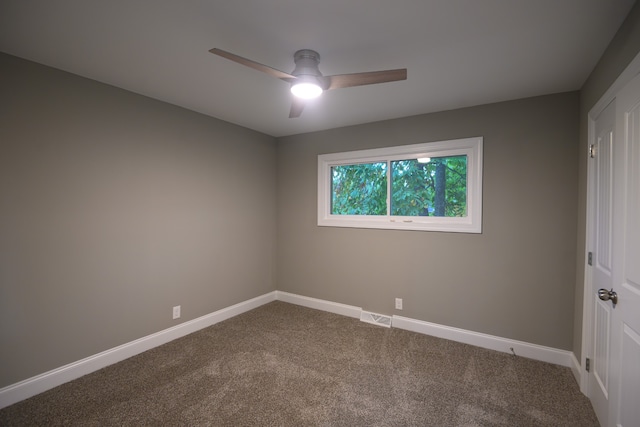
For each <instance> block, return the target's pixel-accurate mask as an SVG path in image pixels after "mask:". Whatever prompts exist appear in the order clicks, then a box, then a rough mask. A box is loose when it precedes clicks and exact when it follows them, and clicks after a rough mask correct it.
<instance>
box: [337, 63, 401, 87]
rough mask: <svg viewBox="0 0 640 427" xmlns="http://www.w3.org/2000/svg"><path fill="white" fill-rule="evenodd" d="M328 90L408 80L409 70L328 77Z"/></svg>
mask: <svg viewBox="0 0 640 427" xmlns="http://www.w3.org/2000/svg"><path fill="white" fill-rule="evenodd" d="M324 79H325V81H326V82H327V83H326V87H327V89H326V90H331V89H340V88H345V87H353V86H363V85H373V84H377V83H386V82H395V81H398V80H406V79H407V69H406V68H401V69H397V70H384V71H370V72H367V73H354V74H337V75H335V76H326V77H325V78H324Z"/></svg>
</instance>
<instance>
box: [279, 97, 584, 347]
mask: <svg viewBox="0 0 640 427" xmlns="http://www.w3.org/2000/svg"><path fill="white" fill-rule="evenodd" d="M578 102H579V95H578V93H577V92H572V93H565V94H558V95H551V96H543V97H537V98H531V99H524V100H518V101H513V102H505V103H498V104H492V105H485V106H480V107H473V108H466V109H461V110H455V111H447V112H442V113H436V114H428V115H423V116H416V117H408V118H403V119H397V120H391V121H385V122H378V123H373V124H367V125H361V126H353V127H348V128H342V129H334V130H329V131H323V132H316V133H310V134H304V135H297V136H291V137H286V138H280V139H279V140H278V264H277V271H278V289H279V290H282V291H287V292H293V293H297V294H301V295H306V296H310V297H316V298H321V299H325V300H330V301H335V302H340V303H345V304H352V305H356V306H362V307H363V308H365V309H368V310H372V311H374V312H379V313H385V314H398V315H403V316H407V317H411V318H415V319H420V320H425V321H429V322H435V323H439V324H443V325H448V326H453V327H459V328H463V329H467V330H471V331H478V332H483V333H487V334H492V335H497V336H500V337H506V338H512V339H516V340H522V341H526V342H530V343H535V344H541V345H546V346H550V347H554V348H560V349H566V350H571V346H572V338H573V336H572V329H573V301H574V298H573V292H574V285H575V263H576V224H575V219H576V205H577V191H576V189H577V161H576V158H577V155H578ZM473 136H483V137H484V185H483V199H484V201H483V204H484V206H483V207H484V209H483V212H484V218H483V233H482V234H479V235H478V234H459V233H436V232H419V231H396V230H367V229H347V228H329V227H318V226H316V206H317V201H316V186H317V156H318V154H325V153H332V152H339V151H349V150H357V149H365V148H377V147H383V146H388V145H404V144H413V143H419V142H429V141H439V140H446V139H454V138H463V137H473ZM395 297H399V298H403V299H404V310H403V311H397V310H394V298H395Z"/></svg>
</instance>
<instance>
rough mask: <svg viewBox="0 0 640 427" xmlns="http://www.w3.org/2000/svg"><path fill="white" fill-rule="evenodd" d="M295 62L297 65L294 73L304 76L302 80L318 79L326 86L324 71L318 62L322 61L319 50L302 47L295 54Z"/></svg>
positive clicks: (317, 80)
mask: <svg viewBox="0 0 640 427" xmlns="http://www.w3.org/2000/svg"><path fill="white" fill-rule="evenodd" d="M293 62H295V64H296V67H295V69H294V70H293V71H292V72H291V74H292V75H294V76H296V77H298V78H300V77H302V79H301V80H306V81H309V80H312V81H316V82H317V84H319V85H320V86H324V82H323V79H322V73H321V72H320V70H319V69H318V64H319V63H320V55H319V54H318V52H316V51H315V50H311V49H301V50H299V51H297V52H296V53H295V54H294V55H293ZM303 76H304V77H303ZM307 76H308V77H307ZM309 77H311V78H309Z"/></svg>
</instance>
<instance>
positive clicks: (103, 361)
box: [0, 291, 580, 409]
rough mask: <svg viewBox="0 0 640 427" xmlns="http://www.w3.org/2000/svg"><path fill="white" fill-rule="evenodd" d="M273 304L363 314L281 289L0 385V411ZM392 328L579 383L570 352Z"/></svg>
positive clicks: (430, 329) (404, 325)
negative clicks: (550, 367)
mask: <svg viewBox="0 0 640 427" xmlns="http://www.w3.org/2000/svg"><path fill="white" fill-rule="evenodd" d="M275 300H279V301H283V302H288V303H291V304H296V305H301V306H304V307H309V308H314V309H317V310H322V311H327V312H330V313H335V314H340V315H343V316H348V317H353V318H356V319H359V318H360V314H361V312H362V308H360V307H356V306H352V305H347V304H340V303H336V302H332V301H326V300H321V299H317V298H310V297H305V296H301V295H296V294H292V293H288V292H282V291H273V292H269V293H267V294H264V295H261V296H259V297H256V298H253V299H250V300H247V301H243V302H241V303H238V304H235V305H232V306H230V307H226V308H223V309H221V310H218V311H215V312H213V313H210V314H207V315H204V316H202V317H198V318H197V319H193V320H190V321H188V322H184V323H181V324H179V325H176V326H174V327H171V328H169V329H165V330H163V331H160V332H157V333H155V334H151V335H148V336H146V337H142V338H140V339H137V340H135V341H131V342H129V343H126V344H123V345H121V346H118V347H115V348H112V349H109V350H106V351H103V352H101V353H98V354H95V355H93V356H90V357H87V358H85V359H82V360H79V361H77V362H73V363H70V364H68V365H65V366H62V367H60V368H56V369H53V370H51V371H49V372H45V373H43V374H40V375H37V376H35V377H32V378H28V379H26V380H24V381H21V382H19V383H16V384H12V385H10V386H7V387H4V388H2V389H0V409H2V408H4V407H6V406H9V405H12V404H14V403H16V402H19V401H21V400H23V399H27V398H29V397H31V396H35V395H36V394H39V393H42V392H44V391H47V390H50V389H52V388H54V387H57V386H59V385H61V384H64V383H66V382H69V381H71V380H74V379H76V378H79V377H81V376H83V375H86V374H89V373H91V372H94V371H97V370H98V369H102V368H104V367H106V366H109V365H112V364H114V363H117V362H120V361H122V360H124V359H128V358H129V357H132V356H135V355H136V354H139V353H142V352H144V351H147V350H150V349H152V348H154V347H157V346H160V345H162V344H165V343H168V342H169V341H173V340H175V339H177V338H180V337H183V336H185V335H188V334H191V333H193V332H196V331H198V330H200V329H203V328H206V327H208V326H211V325H214V324H216V323H218V322H221V321H223V320H227V319H229V318H231V317H234V316H237V315H239V314H242V313H244V312H247V311H250V310H253V309H254V308H257V307H260V306H261V305H264V304H267V303H269V302H271V301H275ZM392 327H394V328H399V329H405V330H408V331H413V332H418V333H421V334H425V335H432V336H435V337H439V338H445V339H449V340H452V341H457V342H462V343H465V344H471V345H475V346H478V347H483V348H488V349H491V350H497V351H502V352H505V353H511V348H513V351H514V352H515V353H516V355H518V356H523V357H527V358H530V359H535V360H540V361H543V362H549V363H554V364H556V365H561V366H566V367H570V368H571V370H572V372H573V375H574V376H575V377H576V379H577V380H578V383H580V363H579V362H578V360H577V359H576V357H575V355H574V354H573V353H572V352H569V351H565V350H558V349H555V348H551V347H545V346H541V345H537V344H530V343H526V342H522V341H516V340H511V339H507V338H501V337H496V336H493V335H487V334H482V333H478V332H472V331H467V330H464V329H458V328H452V327H449V326H443V325H438V324H436V323H429V322H424V321H422V320H416V319H410V318H407V317H402V316H393V317H392Z"/></svg>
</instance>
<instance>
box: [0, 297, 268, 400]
mask: <svg viewBox="0 0 640 427" xmlns="http://www.w3.org/2000/svg"><path fill="white" fill-rule="evenodd" d="M276 295H277V293H276V291H273V292H269V293H268V294H264V295H261V296H259V297H256V298H252V299H250V300H247V301H243V302H241V303H238V304H235V305H232V306H230V307H226V308H223V309H220V310H218V311H215V312H213V313H210V314H206V315H204V316H201V317H198V318H197V319H193V320H190V321H188V322H184V323H181V324H179V325H176V326H173V327H171V328H168V329H165V330H163V331H160V332H156V333H155V334H151V335H147V336H146V337H142V338H140V339H137V340H135V341H131V342H128V343H126V344H123V345H120V346H118V347H114V348H112V349H109V350H106V351H103V352H101V353H98V354H95V355H93V356H89V357H87V358H85V359H82V360H78V361H77V362H73V363H70V364H68V365H65V366H62V367H60V368H56V369H53V370H51V371H49V372H45V373H43V374H40V375H37V376H35V377H31V378H28V379H26V380H24V381H20V382H18V383H15V384H12V385H10V386H7V387H4V388H2V389H0V409H2V408H4V407H7V406H9V405H13V404H14V403H16V402H19V401H21V400H24V399H27V398H29V397H31V396H35V395H36V394H39V393H42V392H43V391H47V390H50V389H52V388H54V387H57V386H59V385H61V384H64V383H66V382H69V381H71V380H74V379H76V378H80V377H81V376H83V375H87V374H89V373H91V372H94V371H97V370H98V369H102V368H104V367H106V366H109V365H112V364H114V363H117V362H120V361H122V360H125V359H128V358H129V357H132V356H135V355H136V354H140V353H142V352H144V351H147V350H150V349H152V348H154V347H157V346H159V345H162V344H166V343H168V342H169V341H173V340H175V339H177V338H180V337H183V336H185V335H189V334H191V333H193V332H196V331H199V330H200V329H203V328H206V327H208V326H211V325H215V324H216V323H218V322H222V321H223V320H227V319H229V318H231V317H233V316H237V315H238V314H242V313H244V312H246V311H249V310H253V309H254V308H257V307H259V306H261V305H264V304H266V303H269V302H271V301H275V300H276Z"/></svg>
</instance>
